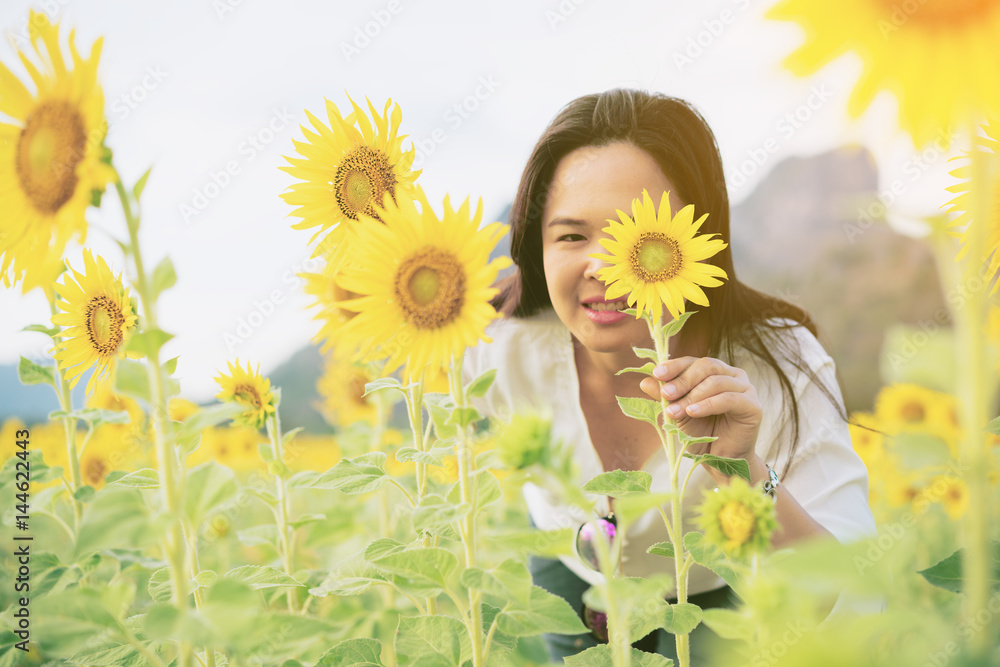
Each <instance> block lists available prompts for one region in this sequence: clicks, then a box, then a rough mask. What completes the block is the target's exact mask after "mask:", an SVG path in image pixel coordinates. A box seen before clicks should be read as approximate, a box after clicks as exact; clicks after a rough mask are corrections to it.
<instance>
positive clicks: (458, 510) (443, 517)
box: [410, 493, 472, 539]
mask: <svg viewBox="0 0 1000 667" xmlns="http://www.w3.org/2000/svg"><path fill="white" fill-rule="evenodd" d="M471 510H472V505H470V504H468V503H459V504H455V505H453V504H452V503H450V502H448V501H447V500H445V498H444V497H442V496H439V495H437V494H435V493H431V494H428V495H426V496H424V497H423V498H421V499H420V502H419V503H418V504H417V506H416V507H414V508H413V513H412V514H411V515H410V520H411V521H412V523H413V530H414V531H415V532H420V531H427V532H428V533H430V534H431V535H441V536H442V537H447V538H449V539H457V538H458V533H456V532H455V530H454V528H453V527H452V526H451V524H452V522H454V521H458V520H460V519H462V518H464V517H465V516H466V515H467V514H468V513H469V512H470V511H471Z"/></svg>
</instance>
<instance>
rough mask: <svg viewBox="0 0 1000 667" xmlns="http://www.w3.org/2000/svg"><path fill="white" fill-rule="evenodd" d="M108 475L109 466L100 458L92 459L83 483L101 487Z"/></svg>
mask: <svg viewBox="0 0 1000 667" xmlns="http://www.w3.org/2000/svg"><path fill="white" fill-rule="evenodd" d="M107 474H108V464H107V463H106V462H105V461H103V460H102V459H99V458H93V459H90V460H89V461H88V462H87V465H86V466H85V467H84V470H83V481H85V482H86V483H87V484H89V485H90V486H100V484H101V483H102V482H103V481H104V476H105V475H107Z"/></svg>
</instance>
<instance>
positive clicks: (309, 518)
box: [288, 512, 327, 528]
mask: <svg viewBox="0 0 1000 667" xmlns="http://www.w3.org/2000/svg"><path fill="white" fill-rule="evenodd" d="M326 519H327V516H326V515H325V514H318V513H315V512H307V513H305V514H299V515H298V516H296V517H295V518H294V519H292V520H290V521H289V522H288V525H290V526H291V527H292V528H301V527H302V526H308V525H309V524H311V523H317V522H320V521H326Z"/></svg>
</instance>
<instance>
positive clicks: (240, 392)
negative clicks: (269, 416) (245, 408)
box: [233, 384, 262, 410]
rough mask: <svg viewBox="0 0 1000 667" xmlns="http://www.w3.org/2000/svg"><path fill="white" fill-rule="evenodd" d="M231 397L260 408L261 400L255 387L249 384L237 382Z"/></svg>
mask: <svg viewBox="0 0 1000 667" xmlns="http://www.w3.org/2000/svg"><path fill="white" fill-rule="evenodd" d="M233 397H234V398H235V399H236V400H237V401H238V402H240V403H244V404H246V405H252V406H253V407H255V408H257V409H258V410H259V409H260V406H261V405H262V401H261V400H260V394H258V393H257V388H256V387H254V386H252V385H249V384H238V385H236V388H235V389H234V390H233Z"/></svg>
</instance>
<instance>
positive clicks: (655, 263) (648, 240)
mask: <svg viewBox="0 0 1000 667" xmlns="http://www.w3.org/2000/svg"><path fill="white" fill-rule="evenodd" d="M629 259H630V260H631V264H632V270H633V272H634V273H635V274H636V275H638V276H639V278H640V279H641V280H643V281H644V282H647V283H655V282H659V281H661V280H666V279H668V278H672V277H674V276H675V275H677V272H678V271H679V270H680V268H681V260H682V257H681V248H680V246H679V245H678V244H677V241H675V240H674V239H672V238H670V237H669V236H667V235H666V234H661V233H660V232H643V233H642V234H641V235H640V236H639V240H638V241H637V242H636V244H635V245H634V246H632V255H631V257H630V258H629Z"/></svg>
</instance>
